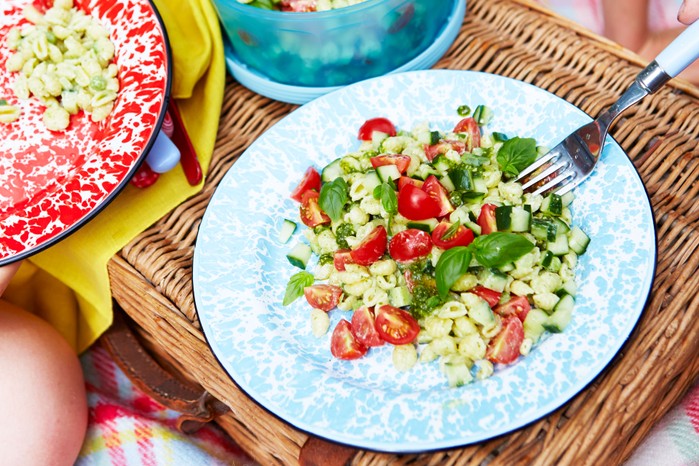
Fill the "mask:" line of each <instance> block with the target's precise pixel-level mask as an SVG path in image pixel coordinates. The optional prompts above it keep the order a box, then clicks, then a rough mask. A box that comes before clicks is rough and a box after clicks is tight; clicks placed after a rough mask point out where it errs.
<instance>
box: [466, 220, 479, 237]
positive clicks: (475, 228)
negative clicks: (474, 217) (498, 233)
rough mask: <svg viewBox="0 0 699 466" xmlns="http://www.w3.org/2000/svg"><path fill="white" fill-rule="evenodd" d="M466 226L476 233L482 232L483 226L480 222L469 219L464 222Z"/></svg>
mask: <svg viewBox="0 0 699 466" xmlns="http://www.w3.org/2000/svg"><path fill="white" fill-rule="evenodd" d="M464 226H465V227H468V228H469V229H470V230H471V231H472V232H474V233H475V234H476V235H480V234H481V226H480V225H479V224H477V223H476V222H472V221H470V220H469V221H466V222H464Z"/></svg>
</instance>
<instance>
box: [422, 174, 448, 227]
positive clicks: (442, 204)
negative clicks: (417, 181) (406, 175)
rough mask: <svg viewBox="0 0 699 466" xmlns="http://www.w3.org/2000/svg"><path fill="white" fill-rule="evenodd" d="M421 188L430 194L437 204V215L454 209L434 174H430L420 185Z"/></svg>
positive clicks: (442, 214)
mask: <svg viewBox="0 0 699 466" xmlns="http://www.w3.org/2000/svg"><path fill="white" fill-rule="evenodd" d="M422 190H423V191H425V192H426V193H427V194H429V195H430V197H431V198H432V199H434V200H435V201H437V203H438V204H439V214H438V215H437V217H444V216H445V215H447V214H450V213H451V212H453V211H454V206H452V205H451V202H449V194H448V193H447V190H446V188H445V187H444V186H442V183H440V182H439V180H438V179H437V177H436V176H434V175H430V176H428V177H427V179H426V180H425V183H424V184H423V185H422Z"/></svg>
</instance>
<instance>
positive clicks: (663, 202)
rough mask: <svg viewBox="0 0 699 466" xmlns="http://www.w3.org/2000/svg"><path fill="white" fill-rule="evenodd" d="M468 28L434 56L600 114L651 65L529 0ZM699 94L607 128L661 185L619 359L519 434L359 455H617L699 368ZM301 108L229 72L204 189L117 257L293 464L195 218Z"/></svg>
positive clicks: (582, 459)
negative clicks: (212, 330)
mask: <svg viewBox="0 0 699 466" xmlns="http://www.w3.org/2000/svg"><path fill="white" fill-rule="evenodd" d="M468 8H469V11H468V15H467V18H466V20H465V22H464V24H463V27H462V29H461V33H460V36H459V37H458V39H457V41H456V43H455V44H454V45H453V46H452V47H451V49H450V50H449V52H448V53H447V55H446V56H445V57H444V58H443V59H442V60H441V61H440V62H439V63H438V65H437V66H436V67H437V68H451V69H469V70H481V71H486V72H490V73H496V74H500V75H504V76H509V77H512V78H516V79H520V80H522V81H526V82H529V83H532V84H534V85H536V86H538V87H541V88H543V89H546V90H548V91H550V92H552V93H554V94H556V95H558V96H559V97H561V98H563V99H565V100H567V101H569V102H571V103H573V104H575V105H576V106H578V107H579V108H581V109H583V110H584V111H585V112H587V113H588V114H590V115H592V116H596V115H597V114H599V113H600V112H601V111H602V110H603V109H604V108H605V107H607V106H609V105H611V104H612V103H613V102H614V100H616V98H617V97H618V96H619V95H620V94H621V92H622V91H623V90H624V89H625V88H626V86H628V85H629V84H630V83H631V82H632V80H633V79H634V77H635V76H636V74H637V73H638V71H640V69H641V68H642V64H641V63H640V62H639V61H638V59H637V58H636V56H635V55H633V54H631V53H629V52H627V51H625V50H623V49H621V48H618V47H617V46H615V45H614V44H612V43H610V42H608V41H606V40H604V39H601V38H599V37H596V36H594V35H592V34H590V33H587V32H585V31H584V30H582V29H580V28H578V27H576V26H575V25H573V24H572V23H570V22H568V21H566V20H564V19H562V18H560V17H557V16H555V15H552V14H551V13H548V12H546V11H544V10H542V9H540V8H539V7H537V6H535V5H534V4H531V3H529V2H527V1H526V0H470V1H469V5H468ZM698 96H699V92H698V91H697V89H696V88H694V87H692V86H689V85H687V84H685V83H682V82H677V81H673V82H672V83H671V85H668V86H666V87H665V88H664V89H661V90H660V91H659V92H658V93H657V94H656V95H654V96H650V97H648V98H646V99H645V100H644V101H642V102H641V103H640V104H639V105H637V106H636V107H633V108H631V109H630V110H629V111H628V112H626V113H625V115H624V116H623V118H622V119H621V120H620V121H619V122H618V123H617V124H616V126H615V127H614V129H613V131H612V132H611V134H612V135H613V136H614V138H615V139H616V140H617V141H618V142H619V143H620V144H621V146H622V147H623V148H624V149H625V150H626V151H627V153H628V155H629V157H630V158H631V159H632V161H633V163H634V164H635V166H636V167H637V169H638V171H639V172H640V174H641V177H642V179H643V180H644V182H645V184H646V187H647V189H648V192H649V194H650V197H651V202H652V206H653V210H654V213H655V219H656V225H657V232H658V243H659V244H658V267H657V272H656V280H655V283H654V286H653V290H652V295H651V298H650V300H649V303H648V306H647V309H646V310H645V312H644V314H643V316H642V319H641V321H640V323H639V325H638V327H637V328H636V330H635V331H634V332H633V334H632V336H631V338H630V340H629V341H628V342H627V344H626V345H625V346H624V347H623V348H622V351H621V353H620V354H619V355H618V356H617V357H616V358H615V359H614V360H613V362H612V364H611V365H610V367H608V368H607V370H606V371H605V372H604V373H603V374H602V375H601V376H600V377H598V378H597V379H596V380H595V382H594V383H593V384H592V385H591V386H590V387H588V388H587V389H586V390H585V391H584V392H582V393H581V394H579V395H578V396H577V397H575V398H574V399H573V400H572V401H570V402H569V403H567V404H566V405H565V406H563V407H562V408H561V409H559V410H558V411H556V412H554V413H552V414H551V415H550V416H548V417H546V418H544V419H542V420H540V421H538V422H536V423H534V424H532V425H530V426H528V427H526V428H523V429H521V430H519V431H517V432H515V433H512V434H510V435H506V436H503V437H500V438H497V439H493V440H491V441H488V442H485V443H482V444H478V445H473V446H468V447H465V448H461V449H455V450H449V451H443V452H436V453H430V454H423V455H407V456H396V455H384V454H379V453H375V452H358V454H357V455H356V456H355V458H354V460H353V464H358V465H379V464H387V463H392V464H435V465H436V464H440V465H441V464H448V465H463V464H486V463H487V464H504V465H515V464H532V465H552V464H575V465H582V464H604V465H614V464H620V463H622V462H623V460H624V459H626V458H628V457H629V455H630V454H631V452H632V451H633V449H634V448H635V447H636V446H637V445H638V444H639V442H640V441H641V440H642V439H643V438H644V437H645V436H646V435H647V434H648V432H649V430H650V429H651V427H652V426H653V425H654V424H655V423H656V422H657V421H658V420H659V419H660V418H661V417H662V415H663V414H665V413H666V412H667V411H668V410H669V409H670V408H671V407H672V406H673V405H674V404H675V403H677V402H678V401H679V400H680V398H681V397H682V395H683V394H684V393H685V392H686V391H687V389H688V388H689V387H690V385H691V384H692V382H693V381H694V380H695V379H696V377H697V375H698V374H699V358H697V352H698V350H699V339H697V338H696V335H699V319H698V318H697V308H698V307H699V273H698V272H699V253H698V252H699V251H697V249H699V181H698V180H699V152H698V151H697V149H696V146H697V142H699V100H698V99H697V97H698ZM294 108H295V107H294V106H291V105H287V104H283V103H279V102H274V101H271V100H269V99H267V98H264V97H261V96H258V95H256V94H254V93H252V92H250V91H248V90H247V89H245V88H243V87H241V86H240V85H238V84H237V83H235V82H233V81H229V83H228V85H227V89H226V96H225V103H224V108H223V113H222V118H221V123H220V128H219V136H218V141H217V144H216V149H215V154H214V160H213V165H212V168H211V170H210V172H209V174H208V177H207V182H206V186H205V188H204V190H203V191H202V192H201V193H200V194H198V195H197V196H195V197H194V198H192V199H190V200H188V201H187V202H185V203H184V204H182V205H181V206H180V207H178V208H177V209H176V210H175V211H174V212H172V213H171V214H170V215H168V216H167V217H166V218H164V219H162V220H161V221H160V222H158V223H157V224H156V225H154V226H153V227H152V228H150V229H149V230H147V231H146V232H144V233H143V234H142V235H140V236H139V237H138V238H136V239H134V240H133V241H132V242H131V243H130V244H129V245H128V246H127V247H125V248H124V249H123V251H121V253H120V254H119V255H118V256H116V257H115V258H114V259H113V260H112V261H111V262H110V264H109V270H110V276H111V280H112V286H113V293H114V297H115V299H116V300H117V301H118V302H119V303H120V304H121V306H122V307H123V308H124V309H125V310H126V312H127V313H128V314H129V315H130V317H131V318H132V319H133V320H134V321H135V322H136V323H137V324H138V325H139V326H141V327H142V329H143V333H145V334H147V335H149V338H150V339H151V343H152V345H151V347H152V348H154V350H155V351H156V352H158V353H162V356H163V357H164V358H166V359H167V360H169V361H171V362H172V363H173V364H174V365H175V366H176V367H177V368H178V370H180V371H182V372H184V373H186V374H187V375H188V377H190V378H192V379H193V380H196V381H198V382H199V383H200V384H201V385H202V386H203V387H204V388H205V389H207V390H208V391H209V392H211V393H212V394H213V395H214V396H215V397H217V398H218V399H220V400H221V401H223V402H225V403H226V404H228V405H229V406H230V407H231V412H230V413H228V414H226V415H225V416H223V417H222V418H221V419H220V421H219V422H220V424H221V425H222V426H223V427H224V428H225V429H226V430H227V431H228V432H229V433H230V434H231V435H232V437H233V438H234V439H235V440H236V441H238V442H239V443H240V445H241V446H242V448H244V449H245V450H246V451H248V452H249V453H250V454H251V455H252V456H253V457H254V458H255V459H257V460H258V461H259V462H260V463H262V464H265V465H267V464H295V463H297V462H298V456H299V449H300V447H301V446H302V445H303V444H304V442H305V440H306V438H307V436H306V434H304V433H302V432H300V431H297V430H295V429H294V428H292V427H290V426H288V425H287V424H285V423H284V422H282V421H281V420H279V419H277V418H275V417H273V416H272V415H270V414H269V413H267V412H266V411H265V410H264V409H262V408H261V407H260V406H258V405H257V404H256V403H255V402H253V401H251V400H250V399H249V398H248V397H247V396H246V395H244V394H243V393H241V392H240V390H238V389H237V387H236V386H235V385H234V384H233V383H232V382H231V381H230V379H229V378H228V377H227V375H226V374H225V372H224V371H223V370H222V369H221V368H220V366H219V365H218V363H217V362H216V359H215V357H214V356H213V355H212V353H211V351H210V350H209V348H208V346H207V345H206V342H205V339H204V336H203V334H202V332H201V330H200V328H199V323H198V321H197V315H196V310H195V308H194V303H193V296H192V282H191V270H192V255H193V252H194V243H195V239H196V234H197V228H198V226H199V223H200V221H201V218H202V215H203V214H204V211H205V209H206V205H207V202H208V200H209V199H210V197H211V195H212V194H213V191H214V189H215V187H216V185H217V183H218V182H219V181H220V180H221V178H222V177H223V175H224V174H225V173H226V171H227V170H228V169H229V168H230V167H231V166H232V165H233V163H234V162H235V161H236V159H237V157H238V156H240V154H241V153H242V152H243V151H244V150H245V149H246V148H247V147H248V146H249V145H250V144H251V143H252V142H253V141H254V140H255V139H256V138H257V137H258V136H260V135H261V134H262V133H263V132H264V131H265V130H266V129H268V128H269V127H270V126H272V125H274V124H275V123H276V122H277V121H278V120H279V119H280V118H282V117H283V116H285V115H287V114H288V113H289V112H290V111H291V110H293V109H294Z"/></svg>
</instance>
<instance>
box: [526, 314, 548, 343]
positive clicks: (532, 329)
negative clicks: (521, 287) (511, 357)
mask: <svg viewBox="0 0 699 466" xmlns="http://www.w3.org/2000/svg"><path fill="white" fill-rule="evenodd" d="M548 319H549V315H548V314H547V313H546V311H543V310H541V309H538V308H534V309H532V310H530V311H529V312H528V313H527V317H526V318H525V319H524V323H523V327H524V338H529V339H530V340H531V341H532V342H534V343H536V342H537V341H539V338H541V335H542V334H543V333H544V331H545V330H546V329H545V328H544V324H545V323H546V322H548Z"/></svg>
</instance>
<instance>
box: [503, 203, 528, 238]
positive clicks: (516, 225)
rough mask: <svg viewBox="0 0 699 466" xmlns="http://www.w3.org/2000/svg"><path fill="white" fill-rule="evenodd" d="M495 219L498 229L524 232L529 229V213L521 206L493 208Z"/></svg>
mask: <svg viewBox="0 0 699 466" xmlns="http://www.w3.org/2000/svg"><path fill="white" fill-rule="evenodd" d="M495 221H496V222H497V225H498V231H513V232H520V233H521V232H525V231H529V229H530V224H531V213H530V212H528V211H527V210H525V209H524V208H523V207H518V206H515V207H513V206H509V205H507V206H500V207H496V208H495Z"/></svg>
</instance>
